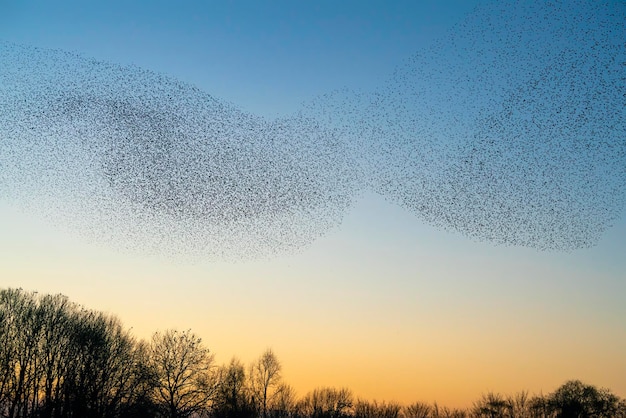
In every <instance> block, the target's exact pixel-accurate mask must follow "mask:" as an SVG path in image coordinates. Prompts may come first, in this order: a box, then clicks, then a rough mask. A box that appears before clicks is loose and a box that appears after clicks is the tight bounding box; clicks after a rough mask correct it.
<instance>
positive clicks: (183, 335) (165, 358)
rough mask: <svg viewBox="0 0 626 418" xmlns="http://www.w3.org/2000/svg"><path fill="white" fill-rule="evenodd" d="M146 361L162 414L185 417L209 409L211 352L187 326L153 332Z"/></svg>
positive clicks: (175, 417)
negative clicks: (181, 329)
mask: <svg viewBox="0 0 626 418" xmlns="http://www.w3.org/2000/svg"><path fill="white" fill-rule="evenodd" d="M149 365H150V367H151V368H152V370H153V372H154V373H155V376H156V379H157V380H156V391H155V400H156V402H157V404H159V405H161V407H162V413H163V415H164V416H167V417H169V418H184V417H190V416H192V415H193V414H200V413H203V412H205V411H207V410H208V407H209V403H210V401H211V399H212V397H213V394H214V390H215V378H214V377H215V376H214V373H213V355H211V354H210V353H209V349H208V348H205V347H204V346H203V345H202V340H201V339H200V338H198V337H197V336H196V335H195V334H193V333H192V332H191V331H190V330H187V331H183V332H179V331H175V330H168V331H165V332H163V333H160V332H157V333H155V334H154V335H153V337H152V344H151V347H150V355H149Z"/></svg>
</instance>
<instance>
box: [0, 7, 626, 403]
mask: <svg viewBox="0 0 626 418" xmlns="http://www.w3.org/2000/svg"><path fill="white" fill-rule="evenodd" d="M128 3H129V2H122V1H117V0H115V1H111V2H106V3H98V4H92V3H88V2H82V1H65V0H64V1H60V2H55V4H54V5H53V4H52V3H50V2H44V1H30V0H28V1H19V2H18V1H0V40H5V41H9V42H14V43H18V44H27V45H32V46H35V47H41V48H51V49H60V50H67V51H72V52H76V53H78V54H81V55H84V56H87V57H92V58H95V59H97V60H104V61H109V62H114V63H119V64H122V65H133V66H137V67H143V68H147V69H150V70H153V71H156V72H159V73H163V74H167V75H169V76H171V77H175V78H176V79H179V80H181V81H183V82H186V83H190V84H192V85H194V86H197V87H198V88H200V89H202V90H204V91H206V92H207V93H209V94H211V95H212V96H215V97H218V98H220V99H222V100H225V101H227V102H231V103H233V104H234V105H235V106H237V107H239V108H240V109H242V110H244V111H246V112H250V113H252V114H255V115H259V116H263V117H265V118H268V119H272V118H275V117H281V116H286V115H290V114H292V113H293V112H296V111H297V110H298V109H299V108H300V107H301V106H302V104H303V103H307V102H310V101H312V100H315V99H316V97H318V96H320V95H324V94H326V93H329V92H332V91H334V90H337V89H342V88H344V87H348V88H350V89H361V90H365V91H372V90H375V89H376V88H378V87H379V86H381V85H382V84H383V83H384V82H385V81H386V80H387V79H388V77H389V76H390V74H392V73H393V72H394V70H395V69H396V68H397V67H398V66H400V65H401V64H402V63H403V62H405V61H406V60H407V59H409V58H410V57H411V56H413V54H415V52H420V51H426V50H427V49H428V48H429V47H431V46H432V45H434V44H435V42H436V41H437V40H438V39H440V38H442V37H443V38H445V37H446V36H449V33H450V31H454V28H455V27H456V26H455V25H457V24H458V23H459V22H460V21H462V20H463V19H464V17H465V16H466V15H467V14H468V13H470V12H471V11H472V10H473V8H474V7H475V6H476V4H477V2H470V1H458V2H455V1H445V2H439V1H423V2H409V1H406V2H405V1H397V2H392V3H389V2H382V1H380V2H378V1H372V2H361V1H351V0H348V1H344V2H340V3H337V2H331V1H319V2H288V1H274V2H252V1H249V2H247V1H242V2H220V3H218V2H203V3H202V5H200V2H192V1H186V2H180V3H181V4H177V5H176V6H174V5H173V3H172V2H164V1H149V2H148V1H136V2H132V4H128ZM0 65H2V64H1V63H0ZM0 215H1V216H0V231H1V233H0V286H2V287H22V288H24V289H28V290H37V291H39V292H46V293H63V294H65V295H67V296H69V297H70V298H71V299H72V300H73V301H75V302H78V303H81V304H84V305H85V306H87V307H89V308H93V309H98V310H103V311H106V312H110V313H113V314H115V315H117V316H119V317H120V318H121V320H122V321H123V323H124V324H125V325H126V326H127V327H129V328H132V330H133V332H134V333H135V335H137V336H139V337H142V338H143V337H146V338H147V337H149V336H150V335H151V334H152V333H153V332H154V331H157V330H164V329H168V328H178V329H187V328H191V329H192V330H193V331H194V332H195V333H196V334H198V335H200V336H201V337H202V338H203V340H204V342H205V343H206V345H207V346H208V347H209V348H210V349H211V350H212V351H213V352H214V353H215V354H216V360H217V361H218V362H220V363H221V362H227V361H229V359H230V358H231V357H232V356H237V357H238V358H240V359H242V360H243V361H245V362H249V361H251V360H253V359H254V358H256V357H257V356H259V355H260V354H261V353H262V352H263V351H264V350H265V349H266V348H268V347H271V348H272V349H273V350H274V352H275V353H276V354H277V356H278V358H279V359H280V360H281V362H282V364H283V368H284V373H283V375H284V378H285V380H286V381H287V382H288V383H290V384H292V385H293V386H294V388H295V389H296V391H297V392H298V394H299V395H304V394H305V393H306V392H308V391H309V390H312V389H314V388H316V387H319V386H336V387H342V386H346V387H349V388H351V389H352V390H353V392H354V393H355V395H357V396H361V397H365V398H368V399H379V400H381V399H385V400H396V401H400V402H406V403H408V402H411V401H426V402H432V401H437V402H438V403H440V404H446V405H450V406H469V405H470V404H471V402H472V401H473V400H475V399H477V398H479V396H480V394H481V393H485V392H487V391H497V392H503V393H514V392H517V391H520V390H529V391H530V392H531V393H539V392H541V391H543V392H544V393H546V392H549V391H552V390H553V389H555V388H556V387H557V386H558V385H560V384H561V383H563V382H565V381H566V380H568V379H581V380H583V381H586V382H588V383H592V384H595V385H598V386H603V387H609V388H611V389H612V390H613V391H614V392H615V393H617V394H618V395H620V396H626V381H625V380H624V377H623V376H626V358H624V356H623V353H624V352H626V322H625V321H624V318H626V259H625V257H624V254H626V216H625V215H626V213H625V212H624V211H623V209H622V212H621V215H620V216H619V217H618V219H617V220H615V221H614V222H613V225H612V226H611V227H610V228H608V229H607V230H606V231H605V232H604V233H603V234H602V235H601V237H600V239H599V241H598V243H597V245H595V246H593V247H592V248H587V249H578V250H573V251H569V252H559V251H540V250H537V249H533V248H525V247H522V246H507V245H496V244H494V243H492V242H483V241H479V240H475V239H470V238H468V237H466V236H465V235H462V234H460V233H458V232H455V231H446V230H444V229H442V228H438V227H436V226H433V225H431V224H428V223H426V222H424V220H423V219H420V218H419V217H417V216H415V214H414V213H412V212H410V211H407V210H405V209H403V208H402V207H399V206H398V205H395V204H392V203H390V202H389V201H387V200H385V199H384V198H383V197H381V196H380V195H378V194H376V193H373V192H367V191H364V192H363V193H362V194H360V195H359V197H358V198H357V199H356V202H355V204H354V205H353V206H352V208H351V209H350V210H349V211H348V212H347V214H346V215H345V217H344V218H343V221H342V222H341V223H340V224H339V225H338V226H336V227H334V228H331V229H330V230H328V231H326V233H325V234H324V235H323V236H322V237H321V238H319V239H317V240H315V241H314V242H312V243H311V244H310V245H308V246H306V247H305V248H302V249H300V250H298V251H297V252H295V253H290V254H279V255H277V256H275V257H271V258H270V259H263V260H256V261H254V260H253V261H249V260H241V261H236V262H226V261H208V260H202V259H199V260H198V259H195V260H192V261H190V260H187V259H185V258H178V257H176V256H172V257H167V256H156V255H149V254H148V255H146V254H141V253H140V252H139V253H137V252H128V251H122V250H120V249H119V248H115V247H114V246H110V245H107V244H106V243H102V242H93V241H90V240H88V239H86V238H84V237H81V236H79V235H77V234H75V233H73V232H72V231H70V230H67V229H66V228H63V227H62V226H60V225H55V224H54V223H51V222H49V221H48V220H46V219H41V218H40V217H38V216H37V214H36V213H33V212H29V211H28V210H24V209H23V208H20V207H18V206H16V205H14V204H13V202H12V201H10V200H8V199H2V197H1V196H0Z"/></svg>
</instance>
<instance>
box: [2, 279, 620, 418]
mask: <svg viewBox="0 0 626 418" xmlns="http://www.w3.org/2000/svg"><path fill="white" fill-rule="evenodd" d="M0 416H1V417H9V418H14V417H41V418H44V417H45V418H61V417H75V418H91V417H94V418H105V417H107V418H108V417H110V418H126V417H139V418H140V417H171V418H175V417H176V418H182V417H198V418H199V417H212V418H239V417H241V418H246V417H250V418H252V417H259V418H343V417H346V418H347V417H350V418H440V417H448V418H452V417H456V418H461V417H465V418H470V417H490V418H495V417H511V418H513V417H516V418H526V417H527V418H534V417H538V418H539V417H541V418H546V417H611V418H615V417H626V402H625V401H624V400H621V399H620V398H619V397H617V396H616V395H614V394H613V393H611V392H610V391H609V390H606V389H598V388H596V387H594V386H591V385H586V384H583V383H581V382H579V381H569V382H567V383H565V384H563V385H562V386H561V387H559V388H558V389H557V390H556V391H554V392H553V393H550V394H548V395H538V396H529V395H528V393H526V392H522V393H519V394H517V395H515V396H510V397H507V396H503V395H499V394H494V393H489V394H486V395H484V396H483V397H482V398H481V399H480V400H478V401H476V402H475V403H474V406H473V407H472V408H470V409H467V410H459V409H449V408H446V407H440V406H438V405H437V404H425V403H420V402H417V403H414V404H411V405H408V406H403V405H400V404H398V403H394V402H375V401H374V402H372V401H366V400H361V399H355V397H354V396H353V394H352V392H351V391H350V390H349V389H346V388H342V389H337V388H319V389H316V390H314V391H312V392H310V393H308V394H306V395H305V396H303V397H300V398H298V397H297V396H296V394H295V392H294V390H293V388H292V387H291V386H289V385H287V384H286V383H285V382H284V381H283V380H282V377H281V365H280V362H279V360H278V358H277V357H276V355H275V354H274V353H273V352H272V351H271V350H268V351H266V352H265V353H263V354H262V355H261V356H260V357H259V358H258V359H257V360H256V361H254V362H253V363H252V364H250V365H248V366H244V364H243V363H242V362H241V361H239V360H237V359H232V360H231V361H230V362H229V363H228V364H224V365H221V366H218V365H216V364H215V362H214V358H213V355H212V354H211V353H210V352H209V350H208V349H207V348H206V347H205V346H204V345H203V343H202V341H201V339H200V338H198V337H197V336H196V335H194V334H193V333H192V332H191V331H183V332H179V331H174V330H169V331H165V332H157V333H155V334H154V335H153V337H152V339H151V340H150V341H143V340H138V339H136V338H134V337H133V336H132V335H131V334H130V333H129V332H128V331H127V330H125V329H124V328H123V326H122V324H121V323H120V321H119V320H118V319H117V318H116V317H114V316H111V315H107V314H104V313H101V312H97V311H92V310H88V309H85V308H83V307H81V306H80V305H77V304H75V303H72V302H71V301H69V300H68V298H67V297H65V296H62V295H39V294H37V293H36V292H25V291H23V290H21V289H6V290H0Z"/></svg>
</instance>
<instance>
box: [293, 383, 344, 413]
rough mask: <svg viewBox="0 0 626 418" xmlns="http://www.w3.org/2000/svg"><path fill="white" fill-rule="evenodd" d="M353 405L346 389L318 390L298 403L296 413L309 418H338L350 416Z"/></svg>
mask: <svg viewBox="0 0 626 418" xmlns="http://www.w3.org/2000/svg"><path fill="white" fill-rule="evenodd" d="M353 404H354V401H353V397H352V392H351V391H350V390H349V389H347V388H341V389H335V388H328V387H326V388H319V389H315V390H314V391H313V392H309V393H308V394H307V395H306V396H305V397H304V398H302V399H301V400H300V402H298V405H297V410H298V413H299V414H301V415H304V416H307V417H311V418H340V417H345V416H348V415H350V413H351V412H352V406H353Z"/></svg>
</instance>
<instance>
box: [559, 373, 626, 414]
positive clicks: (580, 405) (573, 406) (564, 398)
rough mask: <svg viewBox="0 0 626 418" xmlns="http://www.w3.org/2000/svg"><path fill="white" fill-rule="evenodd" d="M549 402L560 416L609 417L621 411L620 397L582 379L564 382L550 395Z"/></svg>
mask: <svg viewBox="0 0 626 418" xmlns="http://www.w3.org/2000/svg"><path fill="white" fill-rule="evenodd" d="M548 403H549V405H550V408H551V410H552V411H553V412H554V413H555V414H556V416H557V417H558V418H561V417H562V418H568V417H576V418H578V417H594V418H605V417H606V418H609V417H616V416H618V414H619V413H621V412H620V399H619V397H617V396H616V395H614V394H613V393H611V392H610V391H609V390H608V389H598V388H596V387H595V386H592V385H588V384H585V383H583V382H581V381H580V380H570V381H568V382H566V383H564V384H563V385H562V386H560V387H559V388H558V389H557V390H556V391H554V393H552V394H551V395H550V396H549V398H548Z"/></svg>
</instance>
